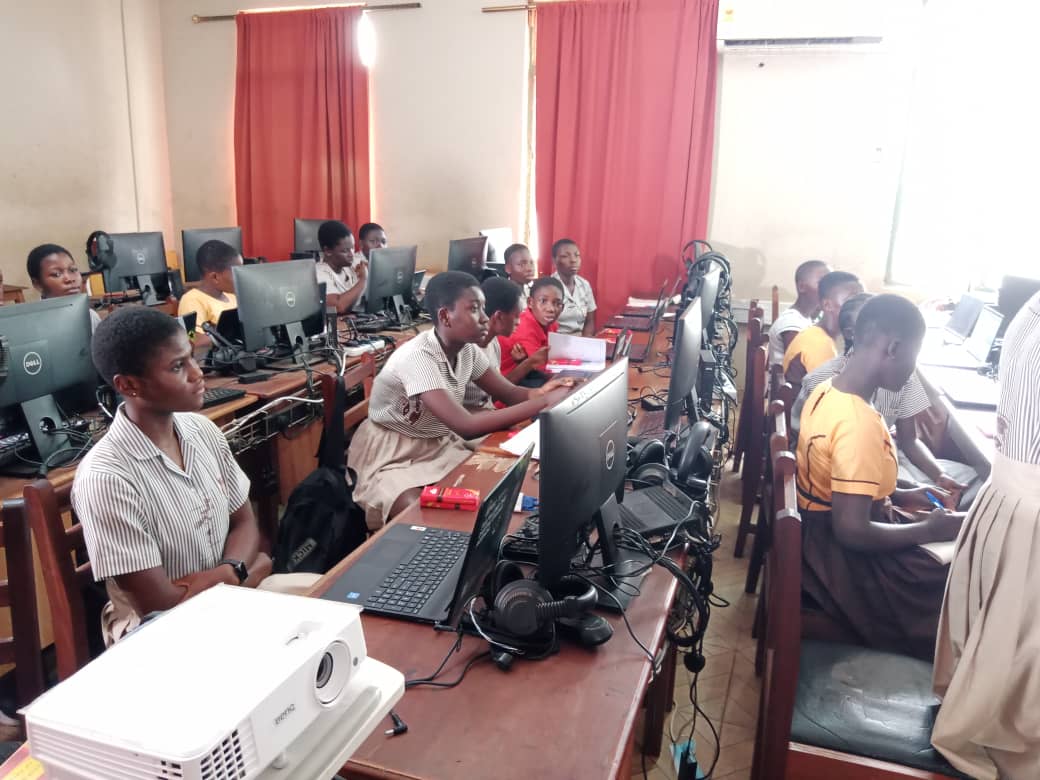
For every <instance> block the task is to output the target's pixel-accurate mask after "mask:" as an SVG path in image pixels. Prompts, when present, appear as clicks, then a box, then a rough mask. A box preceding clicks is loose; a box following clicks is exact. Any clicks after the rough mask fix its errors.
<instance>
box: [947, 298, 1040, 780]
mask: <svg viewBox="0 0 1040 780" xmlns="http://www.w3.org/2000/svg"><path fill="white" fill-rule="evenodd" d="M1038 386H1040V293H1038V294H1037V295H1034V296H1033V298H1032V299H1031V300H1030V301H1029V302H1028V303H1027V304H1026V305H1025V306H1023V307H1022V309H1020V310H1019V313H1018V314H1017V315H1016V316H1015V318H1014V319H1013V320H1012V321H1011V324H1010V325H1009V326H1008V329H1007V333H1006V334H1005V336H1004V346H1003V349H1002V350H1001V357H1000V398H999V400H998V402H997V410H996V431H997V435H996V452H995V453H994V455H993V468H992V471H991V473H990V478H989V481H988V482H987V483H986V485H985V486H984V487H983V488H982V490H981V491H980V492H979V495H978V498H977V499H976V500H975V503H974V505H973V506H972V508H971V513H970V514H969V515H968V519H967V520H966V521H965V528H964V532H963V533H962V534H961V535H960V537H959V538H958V539H957V547H956V550H955V551H954V555H953V563H952V564H951V566H950V579H949V582H948V584H947V586H946V598H945V600H944V602H943V610H942V617H941V619H940V621H939V636H938V641H937V642H936V648H935V671H934V683H935V691H936V693H938V694H939V695H940V696H942V697H943V702H942V706H941V707H940V708H939V715H938V717H937V718H936V719H935V728H934V729H933V730H932V744H933V745H935V746H936V747H937V748H938V749H939V750H940V751H941V752H942V753H943V755H945V756H946V758H947V759H949V761H950V763H951V764H953V765H954V766H955V767H957V769H959V770H960V771H962V772H964V773H966V774H968V775H970V776H971V777H977V778H982V780H996V778H997V777H1002V778H1010V779H1011V780H1027V779H1028V780H1032V778H1035V777H1037V775H1038V770H1040V726H1038V723H1037V701H1040V618H1038V615H1040V612H1038V611H1037V608H1036V593H1037V592H1038V591H1040V538H1038V536H1040V406H1038V404H1037V398H1038V394H1037V387H1038Z"/></svg>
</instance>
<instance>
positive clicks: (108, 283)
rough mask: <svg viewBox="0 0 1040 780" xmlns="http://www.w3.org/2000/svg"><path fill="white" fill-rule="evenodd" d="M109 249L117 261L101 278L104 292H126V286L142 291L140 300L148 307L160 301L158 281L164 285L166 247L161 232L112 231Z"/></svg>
mask: <svg viewBox="0 0 1040 780" xmlns="http://www.w3.org/2000/svg"><path fill="white" fill-rule="evenodd" d="M111 238H112V251H113V253H114V254H115V258H116V264H115V266H114V267H113V268H110V269H109V270H107V271H104V272H103V274H102V281H103V282H104V285H105V292H110V293H112V292H125V291H126V290H128V289H137V290H140V291H141V299H142V300H143V301H144V303H145V305H147V306H154V305H155V304H157V303H159V295H158V292H157V290H156V285H157V283H162V284H164V286H165V276H166V246H165V244H163V234H162V233H159V232H158V231H156V232H151V233H112V234H111Z"/></svg>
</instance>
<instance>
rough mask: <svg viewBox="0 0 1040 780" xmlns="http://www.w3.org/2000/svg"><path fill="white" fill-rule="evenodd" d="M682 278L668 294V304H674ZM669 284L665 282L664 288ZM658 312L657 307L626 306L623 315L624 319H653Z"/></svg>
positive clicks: (622, 311) (677, 280)
mask: <svg viewBox="0 0 1040 780" xmlns="http://www.w3.org/2000/svg"><path fill="white" fill-rule="evenodd" d="M682 284H683V279H682V277H680V278H678V279H676V280H675V284H673V285H672V291H671V292H670V293H669V294H668V301H667V303H666V304H665V305H666V306H667V304H668V303H674V302H675V297H676V295H678V294H679V288H680V287H682ZM667 286H668V283H667V282H665V284H664V286H663V287H662V289H663V288H664V287H667ZM656 310H657V307H656V306H626V307H625V308H623V309H622V310H621V314H622V316H624V317H652V316H654V312H655V311H656Z"/></svg>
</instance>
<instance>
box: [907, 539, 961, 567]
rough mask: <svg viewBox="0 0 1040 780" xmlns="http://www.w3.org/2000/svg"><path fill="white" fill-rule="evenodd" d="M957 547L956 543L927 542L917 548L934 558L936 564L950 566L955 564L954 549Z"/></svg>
mask: <svg viewBox="0 0 1040 780" xmlns="http://www.w3.org/2000/svg"><path fill="white" fill-rule="evenodd" d="M956 545H957V543H956V542H927V543H925V544H919V545H917V546H918V547H920V548H921V549H922V550H924V551H925V552H926V553H928V554H929V555H930V556H932V558H934V559H935V562H936V563H941V564H944V565H949V564H950V563H952V562H953V549H954V547H956Z"/></svg>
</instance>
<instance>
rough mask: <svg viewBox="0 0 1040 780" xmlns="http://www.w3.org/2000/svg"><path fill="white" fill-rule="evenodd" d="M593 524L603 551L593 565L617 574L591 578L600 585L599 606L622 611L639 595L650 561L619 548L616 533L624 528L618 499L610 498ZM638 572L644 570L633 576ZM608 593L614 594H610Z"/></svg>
mask: <svg viewBox="0 0 1040 780" xmlns="http://www.w3.org/2000/svg"><path fill="white" fill-rule="evenodd" d="M594 522H595V523H596V532H597V534H598V536H599V549H600V552H599V554H598V555H596V556H595V558H593V561H592V566H594V567H597V566H606V567H609V570H610V571H611V572H612V573H613V575H614V576H613V577H607V576H605V575H600V574H596V575H593V576H591V577H589V579H590V580H592V582H594V583H595V584H596V586H597V588H596V593H597V594H598V601H597V604H596V606H597V607H598V608H599V609H604V610H607V611H608V612H623V611H624V610H625V609H627V607H628V604H629V602H630V601H632V599H633V598H634V597H635V596H636V595H638V588H639V584H640V583H641V582H642V581H643V577H645V576H646V573H645V571H646V570H647V569H648V566H649V563H650V559H649V558H648V557H647V556H645V555H644V554H643V553H639V552H635V551H634V550H620V549H619V548H618V546H617V542H616V541H615V534H616V532H617V529H618V528H620V527H621V512H620V511H619V510H618V503H617V498H616V497H615V496H611V497H610V498H608V499H607V500H606V502H604V504H603V506H601V507H600V508H599V510H598V511H597V512H596V516H595V518H594ZM637 571H643V573H641V574H634V572H637ZM604 591H605V592H604ZM608 593H609V594H611V595H607V594H608ZM611 596H613V598H611Z"/></svg>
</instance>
